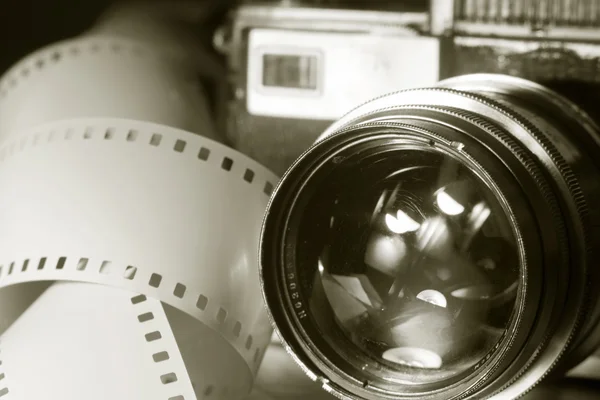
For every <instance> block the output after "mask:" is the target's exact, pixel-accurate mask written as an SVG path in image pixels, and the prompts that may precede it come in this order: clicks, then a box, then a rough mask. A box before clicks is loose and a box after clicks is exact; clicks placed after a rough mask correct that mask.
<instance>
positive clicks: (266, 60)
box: [215, 0, 600, 174]
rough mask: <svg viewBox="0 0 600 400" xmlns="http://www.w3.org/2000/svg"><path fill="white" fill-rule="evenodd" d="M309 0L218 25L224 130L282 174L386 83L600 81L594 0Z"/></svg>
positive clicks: (243, 9)
mask: <svg viewBox="0 0 600 400" xmlns="http://www.w3.org/2000/svg"><path fill="white" fill-rule="evenodd" d="M316 3H318V4H315V2H308V1H299V2H290V1H271V2H260V3H259V4H257V2H254V1H252V2H250V1H247V2H244V3H243V4H242V5H241V6H240V7H238V8H237V9H236V10H234V11H233V12H232V13H231V15H230V20H229V22H228V23H227V25H226V26H225V27H223V29H221V30H220V31H219V32H218V33H217V35H216V36H215V42H216V45H217V47H218V48H220V49H221V50H222V51H223V52H224V53H225V54H226V55H227V58H228V69H229V85H230V91H229V93H230V95H229V98H228V100H227V101H228V104H227V109H228V112H227V124H226V126H227V129H226V131H227V137H228V139H229V141H230V143H231V144H232V145H233V146H234V147H236V148H237V149H239V150H241V151H243V152H246V153H247V154H249V155H250V156H252V157H254V158H255V159H257V160H258V161H259V162H261V163H263V164H264V165H266V166H268V167H269V168H271V169H272V170H273V171H274V172H276V173H278V174H281V173H283V172H284V171H285V169H286V168H287V167H288V166H289V165H290V164H291V163H292V162H293V160H294V159H295V158H296V157H298V156H299V155H300V154H301V153H302V152H303V151H304V150H305V149H306V148H308V147H309V145H310V144H312V143H313V142H314V140H315V139H316V138H317V137H318V136H319V134H321V133H322V132H323V131H324V130H325V129H326V128H327V127H328V126H329V125H330V124H331V123H332V122H333V121H335V120H337V119H338V118H339V117H341V116H342V115H343V114H344V113H345V112H346V111H348V110H349V109H351V108H353V107H355V106H357V105H359V104H361V103H363V102H364V101H367V100H369V99H371V98H373V97H377V96H380V95H383V94H385V93H388V92H390V91H395V90H402V89H407V88H413V87H423V86H431V85H433V84H435V83H436V82H437V81H439V80H441V79H444V78H449V77H453V76H458V75H463V74H470V73H477V72H488V73H500V74H508V75H513V76H517V77H522V78H526V79H529V80H533V81H538V82H543V83H546V82H548V81H563V80H569V81H571V80H574V81H581V82H589V83H592V82H594V83H597V82H600V4H599V3H598V2H597V1H595V0H589V1H580V2H572V1H557V0H555V1H552V0H547V1H541V2H529V1H525V0H522V1H502V0H497V1H488V2H477V1H469V0H461V1H451V0H431V1H430V2H428V3H429V4H427V2H415V1H403V2H389V1H379V2H339V1H325V2H316ZM534 3H535V4H534Z"/></svg>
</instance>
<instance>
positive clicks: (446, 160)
mask: <svg viewBox="0 0 600 400" xmlns="http://www.w3.org/2000/svg"><path fill="white" fill-rule="evenodd" d="M296 204H297V205H299V208H300V211H296V215H299V217H298V218H297V223H296V226H297V231H296V234H295V235H292V236H290V238H288V239H287V240H288V243H286V248H287V249H289V248H292V247H293V248H294V249H295V250H294V251H293V256H291V257H292V258H293V259H291V260H290V259H289V258H288V260H289V262H288V263H287V265H295V270H296V273H297V275H298V280H299V282H300V286H301V290H300V292H301V295H302V296H303V297H304V299H305V301H306V308H307V310H308V314H309V317H310V320H311V323H312V324H314V326H315V327H316V329H317V331H318V332H319V336H320V337H322V340H324V341H325V342H326V343H327V344H328V346H329V347H330V348H331V349H332V351H333V352H335V353H336V354H337V355H338V356H340V357H342V358H343V359H345V360H346V361H347V362H350V363H352V364H354V365H355V366H356V367H357V368H359V369H360V370H362V371H372V372H373V373H374V374H375V375H379V376H382V375H383V376H384V377H385V379H388V380H391V381H395V382H405V383H408V384H412V385H419V384H430V383H440V382H442V381H445V380H447V379H450V378H455V379H458V376H459V375H460V376H462V375H464V374H465V373H468V372H471V371H473V370H474V368H477V367H478V366H479V365H481V363H482V361H484V360H486V359H487V358H488V356H490V355H491V354H492V353H493V351H494V350H495V349H496V348H497V345H498V343H499V342H500V340H501V339H502V338H503V336H504V334H505V333H506V330H507V329H508V327H509V324H510V322H511V317H512V315H513V311H514V309H515V303H516V295H517V289H518V286H519V285H518V282H519V256H518V250H517V245H516V241H515V238H514V235H513V230H512V229H511V224H510V221H509V218H508V217H507V214H506V213H505V212H504V209H503V207H502V206H501V204H500V202H499V200H498V199H497V197H496V196H495V195H494V194H493V191H492V190H491V189H490V188H489V187H488V185H486V184H485V183H484V181H483V180H481V179H480V178H479V177H478V175H476V174H475V173H474V172H472V170H471V169H470V168H469V167H467V166H466V165H465V164H464V163H463V162H462V161H459V160H458V159H457V158H455V157H454V156H451V155H449V154H448V153H444V152H441V151H438V150H436V149H435V148H425V147H423V148H414V147H413V148H404V149H397V148H396V149H394V150H391V151H386V152H372V153H370V154H360V155H358V154H355V155H354V156H350V157H346V158H344V160H343V161H342V162H339V163H337V164H335V165H334V166H333V167H331V165H330V166H328V167H327V172H326V173H321V174H319V173H317V174H315V175H313V177H312V178H311V180H310V181H309V182H308V183H307V184H306V186H305V187H304V189H303V190H302V192H301V193H300V195H299V198H298V202H297V203H296ZM290 240H291V241H293V243H290V242H289V241H290ZM286 257H290V254H289V253H288V254H287V255H286ZM382 371H383V373H382Z"/></svg>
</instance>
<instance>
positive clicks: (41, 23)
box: [0, 0, 115, 72]
mask: <svg viewBox="0 0 600 400" xmlns="http://www.w3.org/2000/svg"><path fill="white" fill-rule="evenodd" d="M3 3H4V4H2V7H1V8H0V49H1V52H0V72H4V71H6V69H8V68H9V67H10V66H11V65H12V64H14V63H15V62H17V61H18V60H19V59H20V58H22V57H23V56H26V55H27V54H28V53H30V52H31V51H33V50H36V49H38V48H40V47H42V46H44V45H47V44H50V43H52V42H55V41H57V40H61V39H67V38H69V37H72V36H75V35H78V34H79V33H81V32H83V31H84V30H86V29H87V28H89V27H90V26H91V24H92V23H93V22H94V20H95V19H96V18H97V17H98V15H99V14H100V13H101V12H102V10H104V9H105V8H106V7H108V6H109V5H110V4H113V3H115V1H111V0H11V1H6V2H3Z"/></svg>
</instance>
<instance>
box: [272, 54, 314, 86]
mask: <svg viewBox="0 0 600 400" xmlns="http://www.w3.org/2000/svg"><path fill="white" fill-rule="evenodd" d="M317 74H318V59H317V57H316V56H314V55H291V54H285V55H284V54H264V55H263V77H262V81H263V85H264V86H266V87H279V88H290V89H306V90H317Z"/></svg>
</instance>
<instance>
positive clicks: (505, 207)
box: [260, 74, 600, 400]
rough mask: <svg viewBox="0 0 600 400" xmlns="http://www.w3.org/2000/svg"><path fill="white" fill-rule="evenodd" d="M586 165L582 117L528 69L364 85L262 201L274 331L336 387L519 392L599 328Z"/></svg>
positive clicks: (383, 394) (564, 363)
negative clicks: (397, 88) (396, 87)
mask: <svg viewBox="0 0 600 400" xmlns="http://www.w3.org/2000/svg"><path fill="white" fill-rule="evenodd" d="M599 173H600V128H599V127H598V125H597V124H596V122H595V121H594V120H592V118H590V117H589V116H588V115H587V114H585V113H584V112H583V111H582V110H581V109H580V108H579V107H578V106H577V105H576V104H574V103H572V102H571V101H569V100H567V99H566V98H564V97H561V96H560V95H559V94H558V93H555V92H553V91H551V90H549V89H547V88H545V87H543V86H540V85H538V84H536V83H533V82H530V81H526V80H523V79H519V78H514V77H509V76H503V75H489V74H476V75H465V76H461V77H457V78H452V79H449V80H445V81H442V82H440V83H439V85H438V86H437V87H433V88H423V89H414V90H406V91H401V92H396V93H392V94H389V95H386V96H383V97H380V98H377V99H374V100H372V101H369V102H367V103H365V104H363V105H361V106H360V107H358V108H356V109H354V110H352V111H351V112H349V113H348V114H347V115H346V116H344V117H343V118H341V119H340V120H339V121H337V122H336V123H334V124H333V125H332V126H331V127H330V128H329V129H328V130H327V131H326V132H324V133H323V135H322V136H321V137H320V138H319V140H318V141H317V143H315V144H314V145H313V146H312V147H311V148H310V149H308V150H307V151H306V152H305V153H304V154H303V155H302V156H301V157H300V158H299V159H298V160H297V161H296V162H295V163H294V164H293V165H292V166H291V167H290V168H289V169H288V171H287V172H286V174H285V175H284V177H283V178H282V180H281V181H280V183H279V185H278V187H277V188H276V190H275V192H274V195H273V197H272V199H271V203H270V205H269V208H268V210H267V214H266V217H265V221H264V225H263V231H262V238H261V254H260V262H261V279H262V289H263V294H264V297H265V300H266V302H267V306H268V309H269V312H270V315H271V318H272V321H273V324H274V326H275V329H276V331H277V332H278V333H279V335H280V337H281V339H282V342H283V344H284V346H285V347H286V349H287V350H288V352H289V353H290V354H292V356H293V357H294V359H295V360H296V362H297V363H298V364H299V365H300V366H301V367H302V368H303V369H304V371H305V372H306V373H307V374H308V375H309V376H311V378H313V379H315V380H319V381H320V382H321V383H322V384H323V387H324V388H325V389H326V390H328V391H330V392H331V393H333V394H335V395H337V396H338V397H341V398H353V399H382V398H383V399H415V398H428V399H443V400H448V399H483V398H491V397H494V398H495V397H496V396H498V398H510V399H514V398H518V397H520V396H522V395H524V394H525V393H527V392H528V391H529V390H531V388H533V387H534V386H535V385H536V384H537V383H538V382H539V381H541V380H542V379H543V378H545V377H546V376H548V375H549V374H551V373H563V372H565V371H566V370H568V369H569V368H571V367H573V366H575V365H576V364H578V363H579V362H581V361H582V360H583V359H585V358H586V357H587V356H588V355H589V354H590V353H591V352H592V351H593V350H594V349H595V348H596V347H597V346H598V344H600V329H599V325H600V324H599V323H598V322H599V321H600V304H598V303H599V299H600V296H597V289H598V288H597V287H596V286H597V285H598V282H599V277H598V274H599V271H598V268H595V265H594V263H595V262H596V260H597V257H598V254H597V253H598V251H599V249H600V232H599V231H598V230H599V229H600V211H599V210H598V207H597V206H596V205H597V204H600V185H599V183H598V182H599V179H598V178H599V177H600V175H599Z"/></svg>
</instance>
